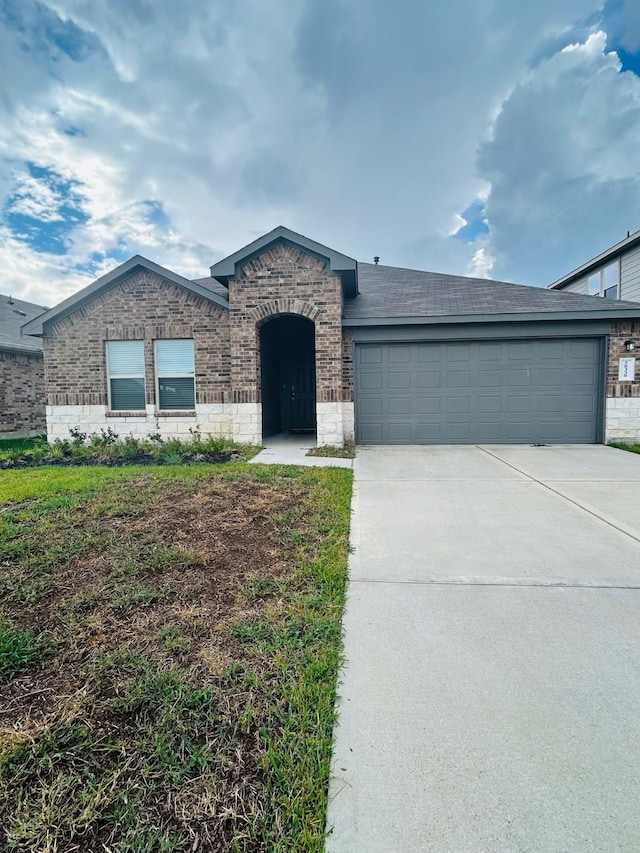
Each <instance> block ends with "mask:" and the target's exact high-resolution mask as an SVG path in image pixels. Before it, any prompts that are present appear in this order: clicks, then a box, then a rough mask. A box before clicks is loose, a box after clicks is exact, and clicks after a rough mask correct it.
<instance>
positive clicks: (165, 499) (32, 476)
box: [0, 462, 351, 853]
mask: <svg viewBox="0 0 640 853" xmlns="http://www.w3.org/2000/svg"><path fill="white" fill-rule="evenodd" d="M350 493H351V472H350V471H345V470H341V469H317V468H294V467H289V466H282V467H280V466H258V465H255V466H254V465H252V466H247V465H245V464H243V463H237V462H231V463H229V464H228V465H226V466H218V467H215V468H214V467H212V466H206V465H201V466H188V467H187V466H174V467H170V468H153V469H151V468H135V467H130V468H126V469H125V468H120V469H108V468H105V469H101V468H82V469H78V468H76V469H73V470H72V469H45V468H42V469H37V470H33V471H23V472H9V473H5V474H3V475H1V476H0V501H1V502H2V505H1V506H0V602H1V603H0V618H1V620H2V621H1V622H0V849H2V850H3V851H5V850H6V851H8V853H9V851H11V853H14V851H16V852H17V851H19V852H20V853H27V851H29V853H32V851H35V850H41V851H45V850H46V851H54V850H78V851H98V850H109V851H112V853H125V851H127V853H128V851H139V853H143V851H144V853H156V851H157V852H158V853H160V851H185V853H186V851H240V853H244V852H245V851H247V853H248V852H249V851H270V853H271V851H275V853H284V851H300V853H302V852H303V851H318V853H319V851H321V850H322V847H323V837H324V823H325V813H326V801H327V786H328V776H329V761H330V748H331V731H332V726H333V722H334V697H335V687H336V678H337V670H338V666H339V662H340V655H341V616H342V609H343V604H344V593H345V581H346V564H347V552H348V541H347V540H348V528H349V503H350Z"/></svg>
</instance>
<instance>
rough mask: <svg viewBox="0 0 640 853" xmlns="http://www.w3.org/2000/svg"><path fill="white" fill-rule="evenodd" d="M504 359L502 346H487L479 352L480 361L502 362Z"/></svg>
mask: <svg viewBox="0 0 640 853" xmlns="http://www.w3.org/2000/svg"><path fill="white" fill-rule="evenodd" d="M501 359H502V346H501V345H500V344H485V346H484V347H482V349H480V350H478V361H479V362H485V361H500V360H501Z"/></svg>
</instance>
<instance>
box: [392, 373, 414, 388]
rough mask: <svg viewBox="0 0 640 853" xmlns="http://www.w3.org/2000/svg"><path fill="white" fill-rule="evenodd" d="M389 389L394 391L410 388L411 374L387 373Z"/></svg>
mask: <svg viewBox="0 0 640 853" xmlns="http://www.w3.org/2000/svg"><path fill="white" fill-rule="evenodd" d="M388 387H389V388H391V389H393V390H396V389H398V388H402V389H403V390H404V389H405V388H411V374H410V373H408V372H404V371H403V372H397V371H393V372H389V385H388Z"/></svg>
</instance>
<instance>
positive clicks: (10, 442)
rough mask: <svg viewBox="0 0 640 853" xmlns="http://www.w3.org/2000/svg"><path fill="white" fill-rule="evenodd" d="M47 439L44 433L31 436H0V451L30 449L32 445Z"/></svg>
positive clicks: (35, 445) (36, 445) (34, 445)
mask: <svg viewBox="0 0 640 853" xmlns="http://www.w3.org/2000/svg"><path fill="white" fill-rule="evenodd" d="M46 440H47V437H46V436H45V435H37V436H34V437H33V438H0V453H3V452H4V451H8V450H10V451H19V452H22V451H23V450H32V449H33V448H34V447H38V445H40V444H42V443H43V442H45V441H46Z"/></svg>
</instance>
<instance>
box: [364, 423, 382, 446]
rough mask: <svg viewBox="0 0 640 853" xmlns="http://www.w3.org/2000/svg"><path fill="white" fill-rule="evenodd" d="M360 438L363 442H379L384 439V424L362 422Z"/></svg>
mask: <svg viewBox="0 0 640 853" xmlns="http://www.w3.org/2000/svg"><path fill="white" fill-rule="evenodd" d="M359 439H360V441H361V442H363V444H366V443H367V442H369V443H371V444H379V443H380V442H381V441H382V424H381V423H366V422H364V423H360V424H359Z"/></svg>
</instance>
